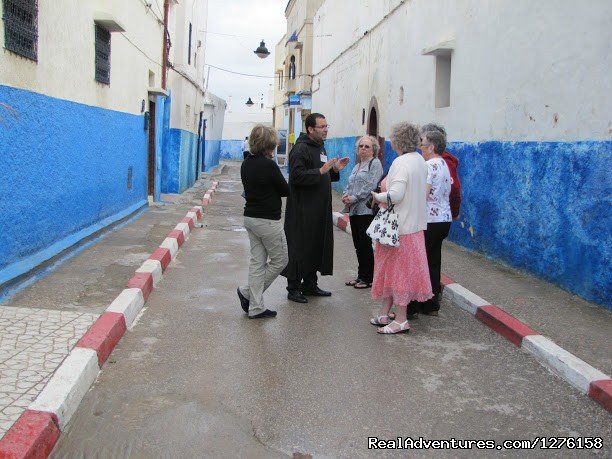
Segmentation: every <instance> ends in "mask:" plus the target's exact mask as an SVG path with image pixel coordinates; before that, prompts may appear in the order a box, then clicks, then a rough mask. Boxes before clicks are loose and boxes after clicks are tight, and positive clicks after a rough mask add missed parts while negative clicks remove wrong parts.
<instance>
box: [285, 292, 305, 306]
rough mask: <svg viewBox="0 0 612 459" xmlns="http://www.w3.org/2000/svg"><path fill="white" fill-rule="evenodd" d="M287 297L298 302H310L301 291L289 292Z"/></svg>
mask: <svg viewBox="0 0 612 459" xmlns="http://www.w3.org/2000/svg"><path fill="white" fill-rule="evenodd" d="M287 299H288V300H291V301H295V302H296V303H308V298H306V297H305V296H304V295H302V293H301V292H299V291H296V292H289V293H288V294H287Z"/></svg>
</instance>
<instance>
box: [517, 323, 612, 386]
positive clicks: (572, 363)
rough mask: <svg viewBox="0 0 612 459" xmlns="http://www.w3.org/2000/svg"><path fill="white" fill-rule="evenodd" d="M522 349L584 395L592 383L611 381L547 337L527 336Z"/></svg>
mask: <svg viewBox="0 0 612 459" xmlns="http://www.w3.org/2000/svg"><path fill="white" fill-rule="evenodd" d="M521 347H522V348H523V349H525V350H526V351H527V352H529V353H530V354H532V355H533V356H534V357H535V358H536V360H537V361H538V362H540V363H541V364H542V365H544V366H545V367H546V368H549V369H550V370H552V371H553V373H555V374H557V375H558V376H560V377H561V378H563V379H565V380H566V381H567V382H569V383H570V384H571V385H572V386H574V387H575V388H577V389H578V390H579V391H581V392H582V393H583V394H587V393H588V392H589V385H590V384H591V382H593V381H597V380H600V379H610V377H609V376H608V375H606V374H604V373H602V372H601V371H599V370H598V369H597V368H594V367H592V366H591V365H589V364H588V363H586V362H585V361H584V360H581V359H579V358H578V357H576V356H575V355H574V354H570V353H569V352H567V351H566V350H565V349H563V348H561V347H559V346H557V345H556V344H555V343H554V342H553V341H551V340H549V339H548V338H546V337H545V336H542V335H532V336H526V337H525V338H523V343H522V345H521Z"/></svg>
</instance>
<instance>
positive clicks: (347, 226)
mask: <svg viewBox="0 0 612 459" xmlns="http://www.w3.org/2000/svg"><path fill="white" fill-rule="evenodd" d="M344 231H346V232H347V233H349V234H353V230H352V229H351V223H350V222H346V228H344Z"/></svg>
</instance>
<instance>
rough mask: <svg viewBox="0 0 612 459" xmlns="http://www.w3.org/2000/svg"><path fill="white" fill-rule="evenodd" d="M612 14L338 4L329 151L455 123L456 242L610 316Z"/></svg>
mask: <svg viewBox="0 0 612 459" xmlns="http://www.w3.org/2000/svg"><path fill="white" fill-rule="evenodd" d="M303 3H304V4H306V3H307V2H306V1H304V2H303ZM611 19H612V2H610V1H608V0H591V1H589V2H586V3H585V2H578V1H576V0H555V1H552V0H550V1H549V0H545V1H540V2H533V1H529V0H512V1H511V0H497V1H486V0H462V1H450V0H410V1H404V0H402V1H400V0H384V1H381V0H364V1H360V2H354V1H352V0H326V1H325V2H323V4H322V5H321V7H320V8H319V9H318V10H317V12H316V14H315V15H314V21H313V35H314V42H313V71H312V110H313V111H317V112H322V113H323V114H325V115H326V116H327V120H328V122H329V124H330V125H331V126H332V127H331V129H330V132H329V137H330V139H329V140H328V142H326V145H327V149H328V153H329V154H331V155H332V156H334V155H338V156H340V155H345V154H350V155H353V154H354V142H355V137H356V136H358V135H361V134H364V133H366V132H368V133H371V134H374V135H378V136H380V137H382V138H386V137H388V135H389V132H390V130H391V126H392V125H393V124H394V123H396V122H398V121H403V120H408V121H412V122H415V123H419V124H423V123H426V122H429V121H436V122H438V123H440V124H442V125H444V126H445V127H446V129H447V132H448V137H449V141H450V145H449V149H450V150H451V151H452V152H453V153H454V154H455V155H456V156H458V157H459V159H460V161H461V163H460V167H459V173H460V176H461V180H462V184H463V205H462V212H461V219H460V221H458V222H456V223H454V224H453V229H452V232H451V239H452V240H454V241H456V242H457V243H459V244H462V245H464V246H465V247H467V248H470V249H473V250H478V251H481V252H483V253H485V254H487V255H488V256H490V257H492V258H495V259H499V260H501V261H504V262H506V263H508V264H510V265H512V266H515V267H518V268H521V269H525V270H527V271H530V272H533V273H536V274H538V275H541V276H542V277H544V278H546V279H548V280H550V281H553V282H555V283H557V284H559V285H561V286H563V287H565V288H567V289H569V290H570V291H573V292H575V293H578V294H580V295H581V296H583V297H585V298H587V299H589V300H592V301H595V302H598V303H600V304H602V305H604V306H606V307H612V290H611V287H610V286H611V285H612V277H611V271H610V269H609V265H608V261H607V260H609V259H610V258H611V257H612V240H611V239H612V236H611V235H610V234H611V233H610V228H611V227H612V219H611V217H610V211H609V209H610V190H611V189H612V182H611V180H612V179H610V177H611V175H610V174H609V173H607V172H604V171H607V170H608V169H609V167H608V165H609V164H610V161H611V160H612V143H611V140H610V139H611V135H612V127H611V126H612V124H611V123H612V121H611V120H612V80H611V79H610V78H609V76H608V70H609V69H610V68H611V67H612V51H611V49H612V48H611V47H610V37H611V35H610V26H609V24H610V20H611ZM394 157H395V154H394V153H393V152H392V151H391V150H390V145H389V144H388V142H387V145H386V151H385V166H386V168H388V167H389V165H390V162H391V161H392V160H393V158H394ZM341 186H342V183H341V184H340V185H339V187H341Z"/></svg>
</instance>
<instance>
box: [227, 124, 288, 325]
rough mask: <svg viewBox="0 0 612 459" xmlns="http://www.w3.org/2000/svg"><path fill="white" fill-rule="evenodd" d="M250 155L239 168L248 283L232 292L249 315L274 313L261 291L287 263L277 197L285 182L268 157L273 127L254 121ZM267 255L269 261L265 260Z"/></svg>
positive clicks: (273, 143)
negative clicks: (248, 248) (248, 252)
mask: <svg viewBox="0 0 612 459" xmlns="http://www.w3.org/2000/svg"><path fill="white" fill-rule="evenodd" d="M249 145H250V147H251V150H250V151H251V155H250V156H248V157H247V158H246V159H245V160H244V161H243V162H242V167H241V168H240V178H241V180H242V185H243V186H244V193H245V199H246V203H245V205H244V227H245V228H246V230H247V233H248V235H249V241H250V243H251V260H250V263H249V283H248V285H245V286H241V287H238V289H237V291H236V293H237V294H238V299H239V300H240V306H241V307H242V310H243V311H244V312H246V313H248V315H249V319H263V318H269V317H276V311H271V310H270V309H267V308H266V307H265V306H264V300H263V293H264V292H265V291H266V290H267V289H268V287H269V286H270V284H272V282H273V281H274V279H276V278H277V277H278V275H279V274H280V272H281V271H282V270H283V269H284V268H285V266H287V261H288V256H287V239H286V238H285V231H284V229H283V224H282V222H281V197H283V196H287V195H288V194H289V186H288V185H287V181H286V180H285V178H284V177H283V174H282V173H281V171H280V169H279V167H278V164H276V163H275V162H274V161H273V160H272V157H273V155H274V150H275V148H276V146H277V145H278V136H277V134H276V131H275V130H274V129H273V128H270V127H266V126H262V125H257V126H255V127H254V128H253V130H252V131H251V135H250V136H249ZM268 259H269V261H268Z"/></svg>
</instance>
